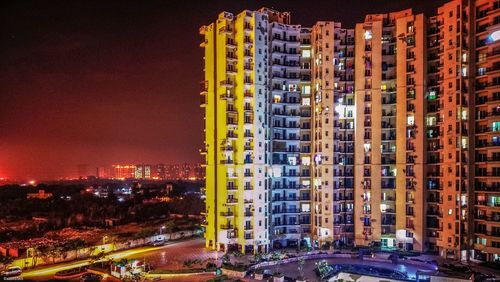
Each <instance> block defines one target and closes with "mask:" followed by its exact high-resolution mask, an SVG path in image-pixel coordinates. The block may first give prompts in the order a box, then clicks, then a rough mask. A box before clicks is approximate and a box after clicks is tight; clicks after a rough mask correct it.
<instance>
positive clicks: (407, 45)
mask: <svg viewBox="0 0 500 282" xmlns="http://www.w3.org/2000/svg"><path fill="white" fill-rule="evenodd" d="M424 21H425V19H424V16H423V15H422V14H420V15H413V14H412V11H411V9H409V10H403V11H400V12H395V13H389V14H374V15H368V16H366V18H365V22H364V23H361V24H357V25H356V29H355V97H356V98H355V99H356V101H355V104H356V111H355V112H356V125H355V132H356V134H355V140H356V143H355V150H354V153H355V160H354V162H355V173H354V175H355V180H354V187H355V188H354V190H355V193H354V199H355V201H354V203H355V207H354V211H355V216H354V221H355V222H354V227H355V243H356V245H369V244H370V243H372V242H376V243H378V242H380V245H381V247H382V248H383V249H394V248H399V249H406V250H416V251H421V250H423V244H424V238H423V236H424V234H423V232H424V226H423V223H424V214H423V208H422V207H423V206H424V199H423V193H424V191H423V190H424V189H423V187H424V171H423V170H424V162H425V148H424V145H425V139H424V134H425V132H424V129H425V124H424V112H425V108H424V95H425V93H424V87H425V86H424V85H423V81H424V79H425V58H424V55H423V54H425V53H424V50H425V46H424V45H425V29H424Z"/></svg>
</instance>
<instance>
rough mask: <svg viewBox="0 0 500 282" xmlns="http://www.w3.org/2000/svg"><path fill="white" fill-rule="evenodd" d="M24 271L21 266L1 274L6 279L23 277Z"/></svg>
mask: <svg viewBox="0 0 500 282" xmlns="http://www.w3.org/2000/svg"><path fill="white" fill-rule="evenodd" d="M21 273H22V270H21V268H20V267H19V266H11V267H9V268H7V270H5V271H4V272H2V273H1V276H4V277H14V276H19V275H21Z"/></svg>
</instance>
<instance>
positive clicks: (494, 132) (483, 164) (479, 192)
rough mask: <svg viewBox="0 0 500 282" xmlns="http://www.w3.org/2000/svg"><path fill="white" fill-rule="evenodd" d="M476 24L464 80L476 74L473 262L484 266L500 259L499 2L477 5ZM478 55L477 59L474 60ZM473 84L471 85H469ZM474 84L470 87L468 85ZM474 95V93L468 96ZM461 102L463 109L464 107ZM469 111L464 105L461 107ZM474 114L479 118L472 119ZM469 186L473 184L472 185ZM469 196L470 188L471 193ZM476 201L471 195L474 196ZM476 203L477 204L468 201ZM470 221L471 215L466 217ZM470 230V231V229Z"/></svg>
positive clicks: (483, 0) (472, 142) (471, 140)
mask: <svg viewBox="0 0 500 282" xmlns="http://www.w3.org/2000/svg"><path fill="white" fill-rule="evenodd" d="M470 11H471V14H474V16H471V17H470V19H471V20H475V21H474V24H475V28H469V29H470V30H471V31H475V38H472V41H471V44H475V45H476V46H475V52H473V53H472V54H471V55H472V56H470V59H469V61H470V62H474V63H475V65H471V67H470V68H469V69H468V72H467V73H466V75H470V74H474V72H475V75H476V77H475V94H472V95H473V96H471V97H475V101H474V99H467V97H463V98H462V99H466V100H465V101H468V102H469V105H473V104H474V102H475V110H474V111H473V110H472V107H471V111H470V112H469V114H468V115H467V117H468V118H469V117H470V118H471V119H472V118H473V117H475V122H474V121H473V122H474V123H473V124H474V125H473V126H470V127H469V128H470V129H473V130H470V132H469V134H474V130H475V136H474V135H469V136H470V137H469V139H468V141H469V147H471V146H473V145H475V151H473V152H471V154H470V155H469V156H470V158H472V156H475V167H474V168H473V169H471V172H475V183H474V189H475V193H474V198H475V200H474V201H475V205H474V208H473V209H472V210H471V211H470V212H471V213H473V215H474V223H473V227H474V233H475V238H474V239H473V254H472V255H473V256H472V257H473V258H474V259H477V260H482V261H498V260H499V259H500V1H491V0H490V1H488V0H477V1H475V6H474V7H473V8H472V9H470ZM473 56H475V57H473ZM469 83H470V82H469ZM469 85H470V84H469ZM469 95H471V94H469ZM465 101H463V102H462V105H463V104H464V102H465ZM463 106H466V105H463ZM472 113H475V114H472ZM469 183H470V182H469ZM469 191H470V189H469ZM470 197H472V195H470ZM469 202H470V203H473V201H471V200H470V201H469ZM468 218H469V219H471V218H472V216H468ZM471 227H472V226H471Z"/></svg>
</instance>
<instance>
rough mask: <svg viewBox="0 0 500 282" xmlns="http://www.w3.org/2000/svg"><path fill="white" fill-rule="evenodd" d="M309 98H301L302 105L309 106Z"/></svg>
mask: <svg viewBox="0 0 500 282" xmlns="http://www.w3.org/2000/svg"><path fill="white" fill-rule="evenodd" d="M310 105H311V98H302V106H310Z"/></svg>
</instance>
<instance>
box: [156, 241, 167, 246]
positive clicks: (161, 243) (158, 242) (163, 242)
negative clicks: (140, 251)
mask: <svg viewBox="0 0 500 282" xmlns="http://www.w3.org/2000/svg"><path fill="white" fill-rule="evenodd" d="M165 243H166V242H165V240H158V241H154V242H153V246H155V247H159V246H163V245H165Z"/></svg>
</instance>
